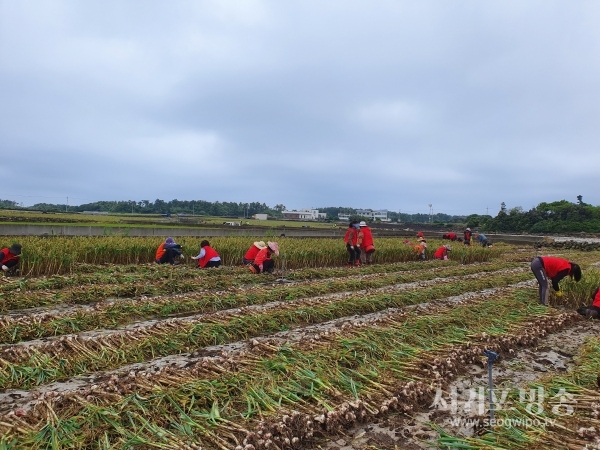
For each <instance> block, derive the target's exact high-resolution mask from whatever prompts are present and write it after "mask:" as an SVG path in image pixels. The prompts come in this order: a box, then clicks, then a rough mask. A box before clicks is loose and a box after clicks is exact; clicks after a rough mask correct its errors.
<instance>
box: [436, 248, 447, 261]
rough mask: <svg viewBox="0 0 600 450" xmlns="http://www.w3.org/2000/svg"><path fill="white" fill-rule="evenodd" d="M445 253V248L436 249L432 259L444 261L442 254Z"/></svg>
mask: <svg viewBox="0 0 600 450" xmlns="http://www.w3.org/2000/svg"><path fill="white" fill-rule="evenodd" d="M445 251H446V247H440V248H438V249H437V250H436V251H435V253H434V254H433V258H434V259H444V252H445Z"/></svg>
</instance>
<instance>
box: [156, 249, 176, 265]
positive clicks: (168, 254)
mask: <svg viewBox="0 0 600 450" xmlns="http://www.w3.org/2000/svg"><path fill="white" fill-rule="evenodd" d="M180 254H181V253H179V252H178V251H177V250H175V249H174V248H168V249H166V250H165V254H164V255H162V258H160V259H157V260H156V262H157V263H158V264H175V257H176V256H179V255H180Z"/></svg>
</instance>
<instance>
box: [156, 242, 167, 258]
mask: <svg viewBox="0 0 600 450" xmlns="http://www.w3.org/2000/svg"><path fill="white" fill-rule="evenodd" d="M166 252H167V251H166V250H165V243H164V242H163V243H162V244H160V245H159V246H158V248H157V249H156V256H155V257H154V259H155V260H156V261H158V260H159V259H160V258H162V257H163V256H164V254H165V253H166Z"/></svg>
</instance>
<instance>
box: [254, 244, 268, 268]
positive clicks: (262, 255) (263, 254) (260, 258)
mask: <svg viewBox="0 0 600 450" xmlns="http://www.w3.org/2000/svg"><path fill="white" fill-rule="evenodd" d="M270 256H271V254H270V253H269V247H267V248H263V249H262V250H261V251H259V252H258V254H257V255H256V258H254V264H256V265H257V266H260V265H261V264H262V263H264V262H265V261H266V260H267V259H270Z"/></svg>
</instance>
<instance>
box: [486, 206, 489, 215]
mask: <svg viewBox="0 0 600 450" xmlns="http://www.w3.org/2000/svg"><path fill="white" fill-rule="evenodd" d="M489 210H490V208H488V207H487V206H486V207H485V215H486V216H489V215H490V214H489Z"/></svg>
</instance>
